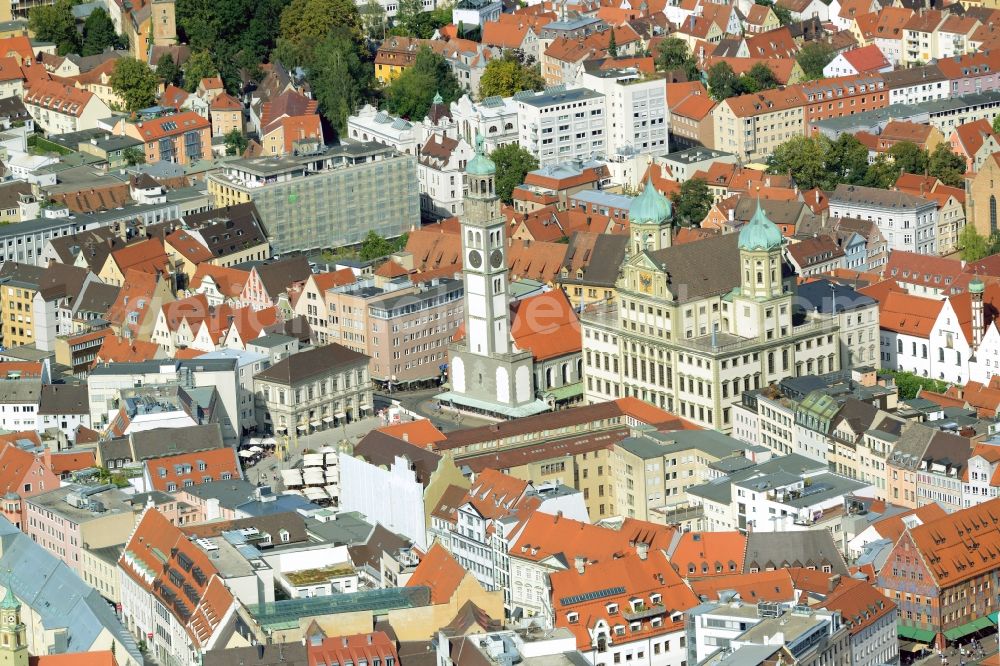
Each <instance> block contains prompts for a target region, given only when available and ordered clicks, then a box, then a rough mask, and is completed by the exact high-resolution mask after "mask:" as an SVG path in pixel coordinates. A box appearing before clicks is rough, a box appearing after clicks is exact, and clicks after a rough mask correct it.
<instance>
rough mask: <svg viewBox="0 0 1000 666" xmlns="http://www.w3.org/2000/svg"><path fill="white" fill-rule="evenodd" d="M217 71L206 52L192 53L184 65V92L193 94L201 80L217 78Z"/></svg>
mask: <svg viewBox="0 0 1000 666" xmlns="http://www.w3.org/2000/svg"><path fill="white" fill-rule="evenodd" d="M218 74H219V70H218V68H216V66H215V62H213V60H212V56H211V55H210V54H209V52H208V51H198V52H197V53H192V54H191V57H190V58H188V60H187V62H186V63H184V90H187V91H188V92H194V91H195V90H197V89H198V84H199V83H201V80H202V79H206V78H209V77H212V76H218Z"/></svg>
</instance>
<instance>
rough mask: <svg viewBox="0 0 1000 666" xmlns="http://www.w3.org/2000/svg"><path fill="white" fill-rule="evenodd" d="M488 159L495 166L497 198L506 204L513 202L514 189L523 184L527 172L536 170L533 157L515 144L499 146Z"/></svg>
mask: <svg viewBox="0 0 1000 666" xmlns="http://www.w3.org/2000/svg"><path fill="white" fill-rule="evenodd" d="M490 159H491V160H493V163H494V164H496V165H497V177H496V188H497V196H499V197H500V199H501V200H502V201H504V202H506V203H511V202H513V200H514V196H513V195H514V188H515V187H517V186H518V185H520V184H522V183H523V182H524V177H525V176H526V175H528V172H529V171H534V170H535V169H537V168H538V160H537V159H535V156H534V155H532V154H531V153H529V152H528V151H527V150H525V149H524V148H522V147H521V146H519V145H517V144H516V143H509V144H507V145H506V146H500V147H499V148H497V149H496V150H494V151H493V152H492V153H490Z"/></svg>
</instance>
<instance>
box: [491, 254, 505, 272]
mask: <svg viewBox="0 0 1000 666" xmlns="http://www.w3.org/2000/svg"><path fill="white" fill-rule="evenodd" d="M490 266H492V267H493V268H500V267H501V266H503V252H501V251H500V250H493V251H492V252H490Z"/></svg>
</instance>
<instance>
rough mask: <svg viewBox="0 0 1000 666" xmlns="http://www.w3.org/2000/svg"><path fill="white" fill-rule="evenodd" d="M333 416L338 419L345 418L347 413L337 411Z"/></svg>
mask: <svg viewBox="0 0 1000 666" xmlns="http://www.w3.org/2000/svg"><path fill="white" fill-rule="evenodd" d="M334 416H335V417H336V418H338V419H343V418H347V414H345V413H344V412H337V413H336V414H334Z"/></svg>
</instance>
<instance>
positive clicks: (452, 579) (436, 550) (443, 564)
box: [406, 542, 471, 605]
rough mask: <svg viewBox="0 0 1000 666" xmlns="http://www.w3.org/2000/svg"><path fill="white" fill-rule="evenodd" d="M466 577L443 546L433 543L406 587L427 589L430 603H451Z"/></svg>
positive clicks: (467, 573)
mask: <svg viewBox="0 0 1000 666" xmlns="http://www.w3.org/2000/svg"><path fill="white" fill-rule="evenodd" d="M467 575H471V574H469V572H467V571H466V570H465V569H463V568H462V565H461V564H459V563H458V561H457V560H455V558H454V557H453V556H452V555H451V553H449V552H448V551H447V550H445V549H444V546H442V545H441V544H440V543H437V542H435V543H434V545H432V546H431V547H430V549H429V550H428V551H427V554H426V555H424V557H423V558H422V559H421V560H420V564H418V565H417V568H416V569H415V570H414V572H413V575H412V576H410V580H409V581H408V582H407V583H406V587H420V586H424V587H429V588H430V590H431V603H432V604H434V605H437V604H446V603H448V602H449V601H451V598H452V597H453V596H454V594H455V592H456V591H457V590H458V586H459V585H461V584H462V581H463V580H465V577H466V576H467Z"/></svg>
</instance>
